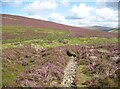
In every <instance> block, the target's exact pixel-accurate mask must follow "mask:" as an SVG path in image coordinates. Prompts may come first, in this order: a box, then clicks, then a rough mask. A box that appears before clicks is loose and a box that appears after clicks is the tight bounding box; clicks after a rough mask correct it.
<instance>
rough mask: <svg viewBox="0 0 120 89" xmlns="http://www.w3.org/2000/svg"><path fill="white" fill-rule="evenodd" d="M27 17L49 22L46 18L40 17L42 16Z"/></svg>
mask: <svg viewBox="0 0 120 89" xmlns="http://www.w3.org/2000/svg"><path fill="white" fill-rule="evenodd" d="M27 17H29V18H35V19H40V20H47V21H48V18H45V17H43V16H40V15H27Z"/></svg>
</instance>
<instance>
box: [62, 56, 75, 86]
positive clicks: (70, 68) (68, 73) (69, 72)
mask: <svg viewBox="0 0 120 89" xmlns="http://www.w3.org/2000/svg"><path fill="white" fill-rule="evenodd" d="M75 59H76V58H75V57H70V61H69V62H68V64H67V66H66V68H65V70H64V78H63V81H62V83H61V84H62V86H64V87H71V86H72V83H73V81H74V78H75V75H76V67H77V62H76V61H75Z"/></svg>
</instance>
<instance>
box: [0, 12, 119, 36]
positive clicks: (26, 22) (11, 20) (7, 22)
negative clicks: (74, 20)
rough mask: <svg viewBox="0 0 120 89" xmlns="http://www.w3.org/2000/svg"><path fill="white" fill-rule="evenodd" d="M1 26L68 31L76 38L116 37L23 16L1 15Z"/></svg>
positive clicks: (101, 32)
mask: <svg viewBox="0 0 120 89" xmlns="http://www.w3.org/2000/svg"><path fill="white" fill-rule="evenodd" d="M1 16H2V25H3V26H23V27H31V28H50V29H57V30H62V31H63V30H64V31H69V32H72V33H73V34H74V36H76V37H117V34H116V33H108V32H104V31H98V30H89V29H86V28H83V27H73V26H67V25H63V24H58V23H55V22H50V21H43V20H38V19H33V18H28V17H23V16H16V15H8V14H1Z"/></svg>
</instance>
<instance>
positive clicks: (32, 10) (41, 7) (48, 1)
mask: <svg viewBox="0 0 120 89" xmlns="http://www.w3.org/2000/svg"><path fill="white" fill-rule="evenodd" d="M57 6H58V4H57V3H56V2H55V1H52V0H40V1H39V0H35V1H33V2H32V3H30V4H28V5H27V6H25V7H24V8H23V11H25V12H28V13H29V14H36V13H42V11H45V10H54V9H55V8H57Z"/></svg>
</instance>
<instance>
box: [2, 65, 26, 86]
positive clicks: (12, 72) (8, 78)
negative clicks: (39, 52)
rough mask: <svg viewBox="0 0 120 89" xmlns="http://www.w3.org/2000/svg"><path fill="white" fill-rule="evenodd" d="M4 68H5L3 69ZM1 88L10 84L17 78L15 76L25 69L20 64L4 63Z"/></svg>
mask: <svg viewBox="0 0 120 89" xmlns="http://www.w3.org/2000/svg"><path fill="white" fill-rule="evenodd" d="M4 67H5V68H4ZM3 69H4V70H3V75H2V78H3V81H2V82H3V86H5V85H8V84H10V83H11V82H13V81H14V79H15V78H16V77H17V75H18V74H19V73H20V72H21V71H23V70H24V69H25V67H23V66H22V65H20V64H16V63H14V64H13V63H12V65H11V64H9V63H4V65H3Z"/></svg>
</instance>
